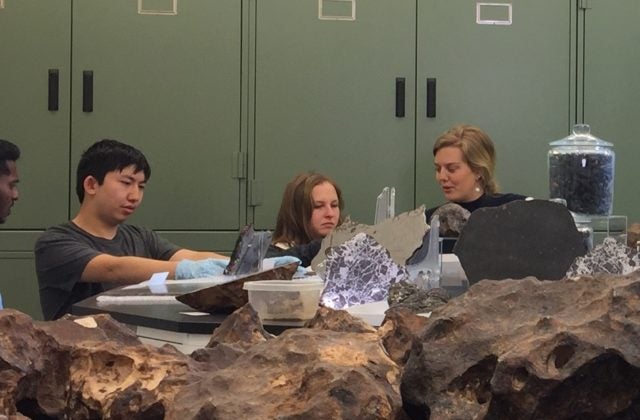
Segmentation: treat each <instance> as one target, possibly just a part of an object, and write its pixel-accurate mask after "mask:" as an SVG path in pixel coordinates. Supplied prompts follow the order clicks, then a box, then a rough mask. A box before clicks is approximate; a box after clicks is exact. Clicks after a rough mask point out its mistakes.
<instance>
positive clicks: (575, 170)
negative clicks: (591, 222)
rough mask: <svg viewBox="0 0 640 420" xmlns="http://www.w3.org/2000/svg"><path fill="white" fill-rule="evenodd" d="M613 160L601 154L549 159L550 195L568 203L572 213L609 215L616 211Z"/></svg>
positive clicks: (572, 155) (565, 154)
mask: <svg viewBox="0 0 640 420" xmlns="http://www.w3.org/2000/svg"><path fill="white" fill-rule="evenodd" d="M613 175H614V157H613V155H606V154H601V153H564V154H553V155H550V156H549V196H550V197H551V198H564V199H565V200H567V207H568V208H569V210H571V211H573V212H576V213H582V214H593V215H602V216H607V215H610V214H611V211H612V209H613Z"/></svg>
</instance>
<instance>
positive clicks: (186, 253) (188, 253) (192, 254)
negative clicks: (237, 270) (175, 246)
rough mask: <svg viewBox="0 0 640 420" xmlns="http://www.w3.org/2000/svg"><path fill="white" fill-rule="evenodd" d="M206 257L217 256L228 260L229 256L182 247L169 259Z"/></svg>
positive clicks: (199, 258) (179, 259) (200, 258)
mask: <svg viewBox="0 0 640 420" xmlns="http://www.w3.org/2000/svg"><path fill="white" fill-rule="evenodd" d="M205 258H217V259H225V260H228V259H229V257H225V256H224V255H220V254H216V253H215V252H210V251H192V250H190V249H181V250H179V251H178V252H176V253H175V254H173V255H172V256H171V258H169V261H182V260H204V259H205Z"/></svg>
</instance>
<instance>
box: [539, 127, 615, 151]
mask: <svg viewBox="0 0 640 420" xmlns="http://www.w3.org/2000/svg"><path fill="white" fill-rule="evenodd" d="M549 144H550V145H551V146H590V147H613V143H609V142H608V141H605V140H602V139H599V138H597V137H595V136H593V135H592V134H591V127H589V124H576V125H574V126H573V129H572V130H571V134H570V135H568V136H567V137H565V138H563V139H560V140H556V141H552V142H551V143H549Z"/></svg>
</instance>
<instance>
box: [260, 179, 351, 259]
mask: <svg viewBox="0 0 640 420" xmlns="http://www.w3.org/2000/svg"><path fill="white" fill-rule="evenodd" d="M343 207H344V202H343V200H342V192H341V191H340V187H338V185H337V184H336V183H335V182H334V181H333V180H331V179H330V178H329V177H327V176H324V175H322V174H318V173H315V172H303V173H300V174H298V175H296V176H295V177H294V178H293V180H291V181H290V182H289V183H288V184H287V186H286V187H285V189H284V193H283V195H282V203H281V205H280V211H279V212H278V219H277V221H276V230H275V232H274V234H273V240H272V244H271V246H270V247H269V250H268V251H267V257H276V256H281V255H291V256H294V257H297V258H299V259H300V260H301V261H302V266H303V267H307V266H309V265H310V264H311V260H312V259H313V257H315V255H316V254H317V253H318V250H319V249H320V242H321V241H322V238H324V237H325V236H326V235H327V234H329V233H330V232H331V231H332V230H333V229H334V228H335V227H336V226H338V225H339V224H340V223H341V222H342V216H341V212H342V209H343Z"/></svg>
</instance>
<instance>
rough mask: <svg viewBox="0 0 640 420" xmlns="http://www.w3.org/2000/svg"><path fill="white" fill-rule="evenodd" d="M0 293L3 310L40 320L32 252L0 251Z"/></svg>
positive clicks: (38, 296)
mask: <svg viewBox="0 0 640 420" xmlns="http://www.w3.org/2000/svg"><path fill="white" fill-rule="evenodd" d="M0 273H2V276H0V293H2V300H3V304H4V307H5V308H12V309H17V310H19V311H21V312H24V313H25V314H27V315H29V316H31V317H32V318H33V319H36V320H42V311H41V309H40V295H39V294H38V280H37V278H36V273H35V266H34V263H33V253H32V252H4V251H0Z"/></svg>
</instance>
